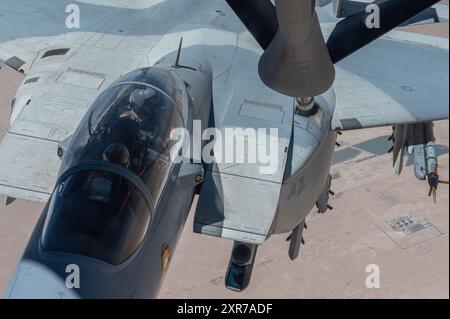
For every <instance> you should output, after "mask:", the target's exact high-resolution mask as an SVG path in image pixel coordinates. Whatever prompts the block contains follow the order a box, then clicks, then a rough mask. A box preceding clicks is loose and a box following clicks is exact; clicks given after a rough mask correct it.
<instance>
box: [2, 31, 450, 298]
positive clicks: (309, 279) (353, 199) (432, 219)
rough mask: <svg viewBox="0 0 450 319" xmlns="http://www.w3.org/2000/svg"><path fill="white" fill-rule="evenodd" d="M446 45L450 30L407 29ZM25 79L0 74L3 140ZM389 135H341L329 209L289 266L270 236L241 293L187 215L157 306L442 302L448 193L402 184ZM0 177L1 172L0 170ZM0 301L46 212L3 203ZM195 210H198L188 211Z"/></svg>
mask: <svg viewBox="0 0 450 319" xmlns="http://www.w3.org/2000/svg"><path fill="white" fill-rule="evenodd" d="M408 28H409V29H411V30H414V31H416V32H422V33H428V34H429V33H431V34H435V35H438V36H443V37H447V38H448V23H442V24H439V25H432V26H422V27H416V26H414V27H408ZM21 79H22V76H21V75H20V74H18V73H16V72H15V71H12V70H10V69H8V68H7V67H4V66H3V67H2V68H1V70H0V136H2V135H3V133H4V132H5V131H6V130H7V128H8V118H9V112H10V100H11V98H12V96H13V95H14V93H15V89H16V88H17V86H18V85H19V83H20V81H21ZM390 134H391V128H390V127H388V128H378V129H370V130H362V131H352V132H344V134H343V135H342V136H340V137H339V143H341V147H339V148H337V149H336V154H335V158H334V165H333V166H332V170H331V174H332V176H333V186H332V189H333V191H334V192H335V196H333V197H332V198H331V200H330V205H332V206H333V207H334V210H332V211H329V212H327V213H326V214H324V215H319V214H317V213H316V212H315V211H314V212H312V213H311V214H310V215H309V217H308V218H307V223H308V229H306V230H305V232H304V238H305V242H306V244H305V245H303V246H302V247H301V252H300V256H299V258H298V259H297V260H295V261H291V260H290V259H289V257H288V242H287V241H286V237H287V235H276V236H272V237H271V238H270V239H269V240H268V241H267V242H266V243H265V244H264V245H263V246H261V247H260V248H259V250H258V255H257V257H256V263H255V268H254V271H253V277H252V280H251V284H250V286H249V288H248V289H247V290H245V291H244V292H242V293H236V292H232V291H229V290H227V289H226V288H225V287H224V275H225V272H226V268H227V265H228V260H229V257H230V252H231V247H232V242H231V241H227V240H223V239H219V238H213V237H205V236H203V235H198V234H194V233H193V231H192V229H193V225H192V220H193V213H191V214H190V217H189V220H188V223H187V224H186V227H185V229H184V232H183V234H182V237H181V239H180V241H179V244H178V247H177V249H176V252H175V255H174V257H173V261H172V264H171V266H170V269H169V271H168V274H167V276H166V279H165V282H164V285H163V287H162V289H161V292H160V297H161V298H232V299H236V298H449V235H448V231H449V215H448V209H449V189H448V185H441V186H440V188H439V191H438V201H437V204H434V203H433V201H432V199H431V198H430V197H428V187H427V183H426V182H423V181H418V180H416V178H415V177H414V173H413V166H412V165H411V162H410V161H406V167H405V169H404V172H403V173H402V175H401V176H396V175H395V173H394V170H393V168H392V155H391V154H387V150H388V149H389V147H390V145H389V142H388V141H387V138H388V136H389V135H390ZM435 134H436V137H437V140H436V143H437V145H438V153H439V164H440V171H439V172H440V175H441V179H443V180H447V181H448V178H449V166H448V165H449V155H448V147H449V123H448V121H441V122H437V123H436V127H435ZM0 169H1V168H0ZM0 200H1V204H0V295H1V294H3V292H4V291H5V289H6V287H7V284H8V281H9V279H10V277H11V275H12V273H13V271H14V267H15V265H16V263H17V261H18V260H19V259H20V256H21V254H22V252H23V249H24V247H25V245H26V243H27V240H28V237H29V236H30V234H31V231H32V229H33V227H34V225H35V223H36V221H37V219H38V216H39V215H40V213H41V210H42V208H43V205H41V204H36V203H31V202H26V201H20V200H17V201H15V202H14V203H12V204H11V205H9V206H4V205H3V203H4V200H5V199H4V198H0ZM194 209H195V205H194V207H193V209H192V212H193V211H194ZM405 216H406V217H409V218H413V219H415V220H416V221H417V223H419V224H421V225H423V227H422V228H423V229H421V230H419V231H416V232H414V233H411V234H405V233H403V232H398V231H395V230H394V229H393V228H392V227H391V225H390V224H389V222H390V221H391V220H393V219H395V218H399V217H405ZM370 264H375V265H378V267H379V269H380V287H379V288H372V289H369V288H367V287H366V277H367V276H368V275H369V274H368V273H367V272H366V267H367V266H368V265H370Z"/></svg>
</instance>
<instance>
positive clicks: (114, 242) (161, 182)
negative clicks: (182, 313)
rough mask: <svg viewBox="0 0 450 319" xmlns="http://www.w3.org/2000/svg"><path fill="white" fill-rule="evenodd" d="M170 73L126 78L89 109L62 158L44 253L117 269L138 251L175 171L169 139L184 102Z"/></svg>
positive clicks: (180, 120) (153, 70)
mask: <svg viewBox="0 0 450 319" xmlns="http://www.w3.org/2000/svg"><path fill="white" fill-rule="evenodd" d="M184 92H185V91H184V90H183V85H182V84H181V82H180V80H178V78H177V77H176V76H175V75H174V74H173V73H172V71H170V70H166V69H164V68H157V67H153V68H146V69H141V70H137V71H134V72H132V73H130V74H128V75H125V76H124V77H123V78H121V79H120V80H119V81H117V82H116V83H114V84H113V85H111V86H110V87H109V88H108V89H106V90H105V91H104V92H103V93H102V94H101V95H100V96H99V97H98V98H97V100H96V101H95V102H94V104H93V105H92V107H91V108H90V109H89V111H88V113H87V115H86V116H85V117H84V119H83V120H82V122H81V124H80V126H79V128H78V130H77V131H76V133H75V134H74V136H73V138H72V141H71V144H70V145H69V147H68V150H67V152H66V154H65V156H64V159H63V166H62V172H63V174H62V176H61V177H60V179H59V181H58V184H57V186H56V188H55V191H54V193H53V195H52V198H51V201H50V205H49V211H48V216H47V220H46V223H45V229H44V232H43V238H42V246H43V249H44V250H45V251H62V252H70V253H76V254H80V255H85V256H89V257H93V258H96V259H100V260H103V261H106V262H108V263H111V264H119V263H121V262H123V261H125V260H126V259H127V258H129V257H130V256H131V255H132V254H133V253H134V252H136V250H137V249H138V247H139V245H140V244H141V242H142V240H143V239H144V237H145V234H146V232H147V230H148V228H149V226H150V223H151V218H152V215H153V211H154V210H155V209H156V207H157V205H158V201H159V198H160V196H161V195H162V193H163V191H164V187H165V186H166V184H167V183H166V182H167V180H168V178H169V176H171V175H172V174H174V172H175V168H176V165H175V164H173V163H171V161H170V150H171V147H172V146H173V145H174V144H175V143H176V141H175V140H171V135H173V132H174V130H175V129H176V128H180V127H185V123H186V120H185V119H186V116H187V104H188V103H187V102H186V101H187V98H186V95H185V93H184Z"/></svg>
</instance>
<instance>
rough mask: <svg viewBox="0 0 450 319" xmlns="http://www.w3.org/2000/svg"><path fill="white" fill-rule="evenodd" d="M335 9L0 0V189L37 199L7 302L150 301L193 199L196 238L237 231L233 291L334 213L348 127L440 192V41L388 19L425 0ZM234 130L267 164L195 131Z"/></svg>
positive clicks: (444, 96)
mask: <svg viewBox="0 0 450 319" xmlns="http://www.w3.org/2000/svg"><path fill="white" fill-rule="evenodd" d="M319 2H320V4H323V2H324V1H319ZM325 2H329V1H325ZM333 2H334V3H333V4H326V3H325V4H326V6H325V7H323V8H319V7H317V8H316V3H315V1H314V0H297V1H292V0H275V1H274V2H273V1H270V0H245V1H239V0H227V1H225V0H108V1H106V0H96V1H92V0H83V1H73V0H60V1H32V0H2V5H1V8H0V61H3V62H4V64H6V65H7V66H9V67H10V68H13V69H15V70H17V71H18V72H21V73H23V74H24V75H25V77H24V80H23V82H22V83H21V85H20V87H19V89H18V90H17V93H16V95H15V97H14V99H13V100H12V103H11V115H10V128H9V130H8V131H7V133H6V134H5V136H4V137H3V140H2V142H1V144H0V194H2V195H4V196H5V197H6V198H7V200H6V204H11V203H12V202H13V201H14V199H16V198H19V199H25V200H31V201H39V202H44V203H46V206H45V209H44V210H43V212H42V215H41V217H40V218H39V221H38V222H37V225H36V227H35V229H34V231H33V233H32V235H31V237H30V240H29V243H28V245H27V247H26V249H25V252H24V254H23V257H22V258H21V260H20V261H19V263H18V265H17V268H16V271H15V273H14V275H13V277H12V278H11V280H10V284H9V287H8V289H7V291H6V294H5V297H7V298H154V297H157V296H158V292H159V289H160V287H161V284H162V281H163V279H164V276H165V274H166V273H167V271H168V268H169V265H170V261H171V259H172V256H173V255H174V253H175V249H176V246H177V241H178V239H179V236H180V234H181V232H182V230H183V227H184V224H185V221H186V218H187V216H188V214H189V211H190V209H191V206H192V203H193V198H194V196H196V195H198V204H197V207H196V209H195V216H194V229H193V231H194V232H196V233H199V234H203V235H204V236H217V237H222V238H224V239H228V240H232V241H234V246H233V249H232V251H231V252H230V261H229V264H228V266H227V265H224V272H226V275H225V286H226V287H227V288H229V289H232V290H235V291H242V290H243V289H245V288H246V287H247V286H248V285H249V284H250V279H251V274H252V271H253V264H254V261H255V256H256V253H257V248H258V246H259V245H262V244H264V242H265V241H266V240H269V238H270V236H271V235H273V234H284V233H286V234H287V237H288V240H289V241H290V246H289V251H288V255H289V257H290V258H291V259H295V258H297V257H298V256H299V252H300V246H301V244H302V242H303V237H302V232H303V229H304V228H305V227H306V224H305V220H306V217H307V216H308V214H309V213H310V212H311V211H312V210H313V209H314V208H315V207H317V209H318V210H319V212H321V213H325V212H326V211H327V210H329V209H331V206H330V204H329V198H330V195H332V194H333V193H332V191H331V189H330V187H331V177H330V166H331V161H332V156H333V152H334V149H335V146H336V143H338V141H337V137H338V136H339V135H340V134H342V132H343V131H346V130H357V129H363V128H371V127H380V126H392V127H393V128H394V130H393V136H392V138H391V139H392V141H393V148H392V152H393V155H394V156H393V158H394V159H393V163H394V167H395V171H396V172H397V174H399V173H400V172H401V170H402V163H403V157H404V155H405V153H409V154H411V156H413V157H414V163H415V174H416V176H417V177H418V178H420V179H424V180H426V181H427V182H428V183H429V186H430V195H434V196H436V190H437V187H438V184H439V175H438V163H437V159H436V154H435V148H434V136H433V121H437V120H441V119H446V118H448V41H447V40H444V39H440V38H436V37H431V36H421V35H417V34H411V33H408V32H403V31H399V30H394V29H395V28H396V27H397V26H399V25H402V24H404V23H406V22H407V21H409V20H410V19H412V18H414V17H416V16H417V15H418V14H421V13H422V12H423V11H424V10H426V9H427V8H429V7H431V6H433V5H435V4H436V3H437V2H438V0H386V1H376V2H375V3H374V4H372V3H371V4H370V5H372V6H371V7H370V8H369V7H363V10H355V11H354V12H351V13H348V14H345V15H344V16H345V17H344V18H339V16H338V17H336V16H330V15H329V12H332V11H331V9H330V8H331V6H332V5H334V8H339V7H340V5H342V3H341V1H333ZM318 4H319V3H318ZM373 5H375V7H374V6H373ZM322 10H327V11H322ZM335 12H338V11H335ZM327 17H328V18H327ZM321 22H322V23H321ZM230 128H240V129H241V131H244V132H250V131H251V130H247V129H254V130H257V131H258V132H262V134H261V136H262V137H263V140H269V143H268V145H267V144H266V148H265V150H267V146H270V147H269V148H270V149H272V146H274V148H273V149H275V156H274V157H273V159H274V161H273V162H271V161H269V162H268V161H257V162H256V163H254V162H251V161H246V160H245V159H249V158H250V155H251V154H250V151H247V152H245V154H244V155H245V156H244V160H243V161H238V160H237V159H235V157H234V156H233V160H232V161H220V160H219V157H220V155H221V154H220V153H221V152H220V149H219V148H216V147H215V146H216V145H219V144H220V143H219V142H220V139H219V138H218V137H217V136H218V134H216V136H215V137H214V136H210V135H209V133H208V132H212V131H211V130H210V131H208V129H214V132H220V133H222V132H223V133H224V136H225V135H226V130H227V129H230ZM180 131H182V132H187V133H188V134H187V135H188V136H189V137H190V136H192V137H193V140H196V139H195V136H194V135H197V140H198V135H199V134H198V132H200V135H203V132H207V134H206V135H207V138H206V139H202V138H200V140H201V141H200V143H193V142H192V141H191V142H192V143H185V142H186V140H189V139H188V138H185V137H186V134H184V135H183V134H181V135H182V136H183V137H182V138H181V142H182V143H180V139H177V138H176V137H177V136H179V134H178V132H180ZM196 132H197V133H196ZM233 141H234V142H233V144H236V145H237V144H240V145H244V146H246V147H247V149H248V150H250V149H251V148H252V147H256V146H260V144H264V143H262V141H261V140H259V138H258V139H257V140H256V141H255V139H252V138H251V136H250V133H248V136H244V137H243V138H242V136H241V137H236V138H234V139H233ZM191 144H192V149H191V152H187V151H186V150H187V149H189V148H190V146H191ZM194 144H197V145H194ZM256 144H257V145H256ZM209 145H213V148H209V152H207V153H209V155H210V156H212V157H213V159H214V160H213V161H211V162H208V161H206V160H205V159H204V156H203V152H202V150H205V149H207V147H208V146H209ZM226 146H227V145H225V148H226ZM225 155H226V154H225ZM174 158H177V159H178V160H174ZM421 195H422V194H418V196H421ZM426 195H427V194H423V196H424V201H426V200H429V199H428V196H426ZM255 271H257V270H255ZM276 275H277V274H274V276H276Z"/></svg>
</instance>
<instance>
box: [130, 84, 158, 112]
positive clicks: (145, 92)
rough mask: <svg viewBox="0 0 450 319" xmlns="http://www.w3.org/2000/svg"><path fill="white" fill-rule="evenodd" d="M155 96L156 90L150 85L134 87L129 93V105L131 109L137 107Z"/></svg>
mask: <svg viewBox="0 0 450 319" xmlns="http://www.w3.org/2000/svg"><path fill="white" fill-rule="evenodd" d="M156 96H157V92H156V90H155V89H152V88H150V87H148V88H145V89H136V90H134V91H133V92H132V93H131V94H130V106H131V108H133V109H139V108H141V107H142V106H144V103H145V101H148V100H153V99H154V98H155V97H156Z"/></svg>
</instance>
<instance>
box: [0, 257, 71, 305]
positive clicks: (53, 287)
mask: <svg viewBox="0 0 450 319" xmlns="http://www.w3.org/2000/svg"><path fill="white" fill-rule="evenodd" d="M4 297H5V298H9V299H78V298H79V296H78V295H77V293H76V291H75V289H69V288H68V287H67V286H66V282H65V280H64V279H62V278H61V277H59V276H58V275H57V274H56V273H55V272H53V271H52V270H51V269H49V268H47V267H46V266H44V265H42V264H39V263H37V262H34V261H31V260H21V261H20V262H19V263H18V265H17V267H16V271H15V272H14V275H13V276H12V278H11V280H10V282H9V286H8V289H7V290H6V293H5V296H4Z"/></svg>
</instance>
